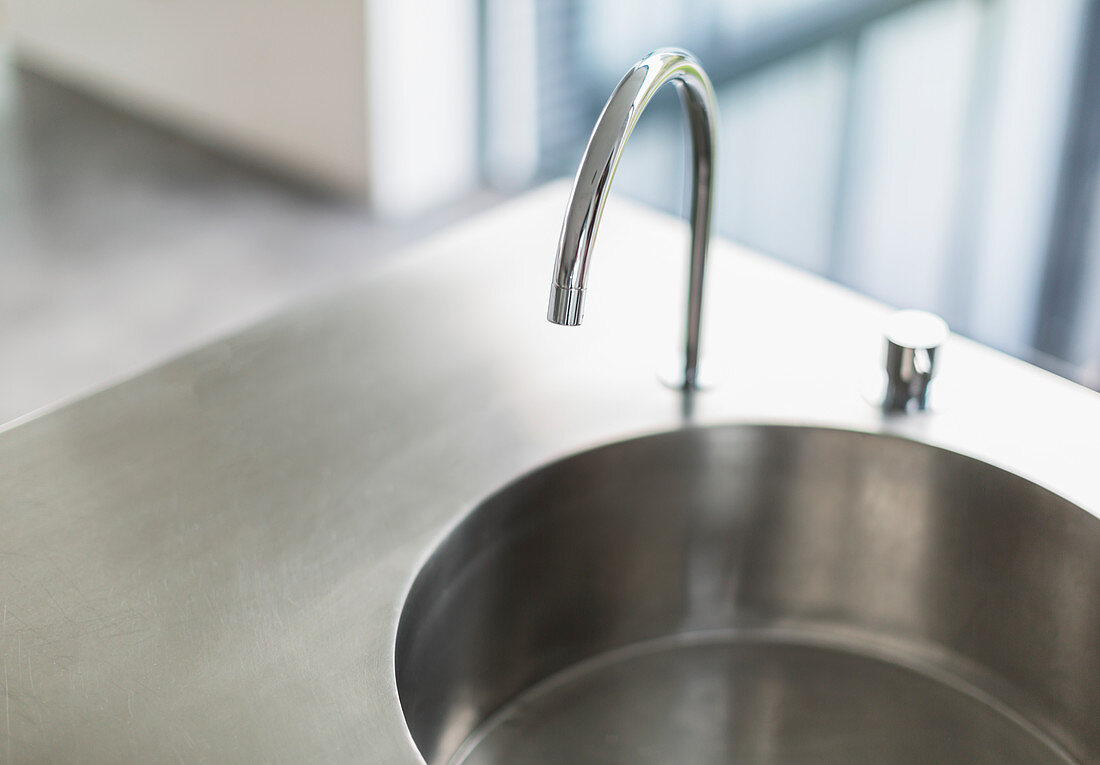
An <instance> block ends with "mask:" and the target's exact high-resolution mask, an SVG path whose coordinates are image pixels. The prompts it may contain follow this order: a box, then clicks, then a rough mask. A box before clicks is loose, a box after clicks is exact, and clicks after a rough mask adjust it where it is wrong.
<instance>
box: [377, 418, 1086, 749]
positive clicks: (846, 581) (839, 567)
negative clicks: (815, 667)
mask: <svg viewBox="0 0 1100 765" xmlns="http://www.w3.org/2000/svg"><path fill="white" fill-rule="evenodd" d="M746 625H783V626H785V627H791V628H794V629H800V628H805V629H816V630H820V629H825V630H835V631H837V632H838V634H839V633H840V632H847V633H850V634H853V635H863V636H868V635H869V636H875V637H876V638H881V639H882V640H883V641H895V642H896V644H898V645H906V646H918V647H920V651H921V656H922V659H921V660H922V661H928V660H929V657H932V659H931V660H942V661H943V663H944V666H945V667H951V668H952V671H955V669H957V668H959V667H974V668H976V669H977V670H979V671H981V672H982V673H987V674H988V675H989V677H991V678H994V679H995V681H996V682H997V683H999V684H1000V686H998V687H1003V689H1004V690H1005V692H1006V693H1010V694H1015V696H1014V698H1019V699H1027V700H1028V705H1029V709H1027V710H1025V713H1026V714H1029V715H1032V716H1035V717H1037V718H1039V719H1038V723H1039V724H1040V725H1042V726H1043V727H1045V728H1046V729H1048V730H1049V731H1050V732H1051V733H1052V735H1054V736H1055V737H1056V738H1058V739H1059V740H1061V741H1063V743H1064V745H1065V746H1066V747H1067V749H1068V750H1069V751H1073V752H1079V753H1084V752H1093V753H1096V752H1098V751H1100V720H1098V715H1100V712H1098V711H1097V710H1098V709H1100V638H1098V636H1100V521H1098V520H1097V519H1096V518H1094V517H1093V516H1091V515H1089V514H1088V513H1086V512H1085V511H1084V510H1082V509H1080V508H1078V507H1076V506H1074V505H1072V504H1070V503H1068V502H1066V501H1065V500H1063V499H1061V498H1059V497H1057V496H1055V495H1053V494H1051V493H1050V492H1047V491H1046V490H1044V489H1042V488H1040V487H1038V486H1036V485H1034V484H1031V483H1029V482H1027V481H1025V480H1023V479H1021V478H1018V477H1016V476H1014V475H1011V474H1009V473H1007V472H1004V471H1001V470H999V469H997V468H994V467H992V466H989V465H986V464H984V463H981V462H977V461H975V460H972V459H969V458H966V457H963V456H960V455H957V454H954V453H951V452H947V451H943V450H939V449H935V448H932V447H928V446H925V445H922V444H918V443H914V442H910V441H906V440H902V439H896V438H891V437H885V436H876V435H868V434H860V433H853V432H846V431H833V430H825V429H807V428H793V427H769V426H734V427H722V428H707V429H688V430H682V431H676V432H673V433H667V434H662V435H659V436H653V437H648V438H641V439H636V440H633V441H627V442H623V443H620V444H614V445H611V446H608V447H603V448H600V449H597V450H594V451H591V452H586V453H583V454H579V455H576V456H573V457H570V458H568V459H565V460H563V461H561V462H557V463H554V464H552V465H549V466H547V467H545V468H542V469H540V470H538V471H536V472H534V473H531V474H529V475H527V476H525V477H523V478H521V479H519V480H517V481H516V482H514V483H512V484H510V485H509V486H507V487H505V488H503V489H502V490H501V491H499V492H498V493H496V494H495V495H493V496H492V497H490V498H489V499H488V500H486V501H485V502H484V503H483V504H482V505H481V506H479V507H478V508H477V509H476V510H475V511H474V512H473V513H472V514H471V515H470V516H469V517H468V518H466V519H465V520H464V521H463V523H462V524H460V525H459V526H458V527H457V528H456V529H455V531H454V532H453V533H452V534H451V535H450V536H449V537H448V539H447V540H446V541H445V542H444V543H443V544H442V545H441V547H440V548H439V549H438V550H437V551H436V552H435V554H434V555H433V556H432V557H431V559H430V560H429V562H428V564H427V565H426V566H425V567H424V569H423V570H422V572H421V573H420V575H419V577H418V578H417V580H416V582H415V583H414V586H413V588H412V590H411V592H410V595H409V598H408V601H407V603H406V607H405V611H404V613H403V616H402V620H401V625H400V629H399V634H398V639H397V645H396V672H397V684H398V690H399V693H400V695H401V701H402V705H403V708H404V711H405V715H406V720H407V722H408V725H409V729H410V732H411V733H412V735H413V738H414V740H415V741H416V743H417V745H418V747H419V748H420V750H421V752H422V753H423V754H424V756H425V759H426V760H427V761H428V762H429V763H435V762H443V761H446V759H447V758H448V757H449V756H450V755H451V754H452V753H453V752H454V751H455V749H456V748H457V747H458V746H459V745H460V743H461V742H462V741H463V740H464V739H465V738H466V737H467V736H468V735H469V734H470V733H471V732H472V731H473V730H474V729H475V728H476V727H477V726H478V725H479V724H480V723H482V722H484V721H485V719H486V718H488V717H489V716H490V715H491V714H492V713H493V712H494V711H496V710H498V709H499V708H501V706H502V705H504V704H505V703H506V702H508V701H509V700H510V699H512V698H514V697H515V696H516V695H517V694H519V693H520V692H522V691H523V690H525V689H527V688H529V687H530V686H532V685H533V684H535V683H537V682H538V681H540V680H542V679H544V678H546V677H548V676H550V675H552V674H553V673H555V672H557V671H560V670H562V669H563V668H565V667H568V666H570V665H573V664H575V663H577V662H578V661H582V660H584V659H586V658H589V657H592V656H594V655H597V654H599V653H601V652H604V651H607V650H609V649H613V648H616V647H620V646H624V645H629V644H632V643H636V642H639V641H644V640H647V639H652V638H657V637H663V636H668V635H676V634H682V633H688V632H699V631H707V630H723V629H725V630H729V629H737V628H741V627H745V626H746ZM936 657H939V659H937V658H936Z"/></svg>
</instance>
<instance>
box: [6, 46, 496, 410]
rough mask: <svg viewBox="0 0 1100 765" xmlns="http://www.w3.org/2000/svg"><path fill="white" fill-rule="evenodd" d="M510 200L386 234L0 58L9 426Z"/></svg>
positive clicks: (476, 202)
mask: <svg viewBox="0 0 1100 765" xmlns="http://www.w3.org/2000/svg"><path fill="white" fill-rule="evenodd" d="M495 201H497V200H496V198H494V197H492V196H491V195H487V194H475V195H473V196H471V197H470V198H469V199H467V200H464V201H462V202H460V203H458V204H456V205H455V206H453V207H452V208H449V209H447V210H443V211H439V212H436V213H434V214H432V215H429V216H426V217H425V218H423V219H420V220H417V221H415V222H411V223H405V224H394V223H389V224H387V223H384V222H380V221H377V220H373V219H372V218H371V217H370V216H369V215H368V214H367V213H366V211H365V210H363V209H362V208H361V207H360V206H358V205H356V204H353V203H348V202H341V201H337V200H333V199H329V198H325V197H324V196H322V195H320V194H318V193H316V192H311V191H309V190H307V189H304V188H298V187H296V186H295V185H294V184H292V183H289V182H286V181H281V180H279V179H276V178H272V177H269V176H266V175H265V174H263V173H262V172H259V171H256V170H254V169H251V168H248V167H246V166H243V165H241V164H238V163H236V162H234V161H232V160H230V159H227V158H224V157H221V156H218V155H216V154H214V153H211V152H209V151H206V150H204V149H201V148H199V147H197V146H196V145H194V144H191V143H189V142H187V141H185V140H182V139H180V138H178V137H175V136H172V135H170V134H168V133H166V132H164V131H162V130H160V129H158V128H155V127H153V126H150V125H148V124H146V123H144V122H142V121H140V120H138V119H134V118H132V117H130V116H128V115H125V114H123V113H121V112H119V111H117V110H115V109H113V108H111V107H108V106H106V105H103V104H101V103H99V102H97V101H95V100H94V99H91V98H89V97H86V96H84V95H82V94H79V93H76V92H74V91H72V90H69V89H67V88H65V87H63V86H61V85H58V84H56V83H53V82H51V81H49V80H46V79H43V78H41V77H39V76H37V75H34V74H31V73H28V72H25V71H22V70H20V69H18V68H17V67H16V66H15V65H14V64H13V63H12V62H11V61H10V59H9V58H7V57H6V56H5V53H4V50H3V48H2V47H0V422H6V421H8V420H11V419H13V418H15V417H19V416H21V415H23V414H26V413H28V412H30V411H32V410H34V409H36V408H39V407H42V406H47V405H50V404H52V403H54V402H57V401H58V400H63V399H67V398H71V397H74V396H78V395H80V394H82V393H85V392H88V391H90V390H93V389H95V388H97V387H100V386H102V385H104V384H107V383H109V382H111V381H114V380H118V379H120V378H124V377H128V376H130V375H132V374H134V373H135V372H138V371H140V370H142V369H144V368H147V367H148V366H150V365H152V364H154V363H156V362H157V361H160V360H163V359H165V358H168V357H171V356H174V355H176V354H178V353H180V352H182V351H184V350H187V349H188V348H191V347H194V346H195V345H197V344H201V343H203V342H204V341H207V340H210V339H212V338H214V337H216V336H218V335H221V334H224V333H226V332H228V331H230V330H232V329H234V328H237V327H240V326H243V325H245V324H248V323H251V322H253V321H255V320H257V319H258V318H261V317H263V316H265V315H267V314H270V313H271V312H274V311H277V310H278V309H280V308H281V307H284V306H286V305H288V304H289V303H291V302H294V301H296V300H300V299H303V298H305V297H307V296H309V295H312V294H315V293H318V292H320V291H324V290H326V289H329V288H332V287H333V286H334V285H336V284H338V283H341V282H343V281H346V280H347V278H348V277H349V276H352V275H355V274H361V273H364V272H365V271H366V270H368V269H369V268H370V267H371V266H372V265H374V264H377V263H378V262H380V260H381V259H383V258H384V257H385V254H386V253H389V252H392V251H393V250H394V249H395V248H397V247H399V246H400V245H402V244H406V243H408V242H410V241H412V240H413V239H416V238H418V237H421V236H424V235H426V234H428V233H431V232H432V231H434V230H437V229H439V228H441V227H443V226H445V225H447V224H449V223H451V222H453V221H454V220H456V219H458V218H460V217H462V216H464V215H468V214H470V213H471V212H473V211H476V210H479V209H482V208H484V207H487V206H489V205H491V204H493V203H494V202H495Z"/></svg>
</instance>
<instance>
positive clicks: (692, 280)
mask: <svg viewBox="0 0 1100 765" xmlns="http://www.w3.org/2000/svg"><path fill="white" fill-rule="evenodd" d="M667 82H672V83H673V84H674V85H675V86H676V88H677V90H678V91H679V94H680V102H681V103H682V104H683V106H684V111H685V113H686V115H687V122H688V132H689V133H690V135H691V146H692V176H693V177H692V193H691V214H690V215H691V217H690V222H691V253H690V257H691V264H690V272H689V279H688V307H687V333H686V338H685V348H684V351H685V354H684V370H683V371H684V376H683V378H682V380H681V381H679V383H678V385H677V387H682V388H683V389H684V390H690V389H694V388H695V387H696V385H697V379H698V372H699V334H700V326H699V325H700V323H701V320H702V306H703V270H704V268H705V266H706V259H707V244H708V240H709V239H710V210H711V197H712V194H711V191H712V187H713V183H714V151H715V142H716V141H715V139H716V125H715V121H716V119H717V114H718V107H717V105H716V102H715V98H714V88H713V87H711V84H710V80H709V79H708V78H707V75H706V73H705V72H704V71H703V69H702V67H701V66H700V65H699V62H698V61H697V60H696V59H695V57H694V56H692V55H691V54H690V53H687V52H686V51H682V50H677V49H675V48H661V49H660V50H657V51H654V52H653V53H651V54H649V55H648V56H646V57H645V58H644V59H642V60H641V61H639V62H638V63H637V64H635V65H634V67H633V68H632V69H631V70H630V71H629V72H627V74H626V76H625V77H623V79H622V81H621V82H620V83H619V84H618V86H617V87H616V88H615V92H614V93H612V94H611V98H609V99H608V101H607V104H606V105H605V106H604V108H603V112H602V113H601V114H600V118H599V119H598V120H597V121H596V127H595V128H594V129H593V130H592V136H591V137H590V138H589V139H588V148H586V149H585V151H584V157H583V158H582V159H581V166H580V169H578V170H577V177H576V179H575V180H574V181H573V192H572V194H571V195H570V198H569V208H568V209H567V211H566V213H565V222H564V223H563V224H562V229H561V238H560V239H559V240H558V255H557V260H556V262H555V264H554V282H553V286H552V287H551V291H550V309H549V311H548V313H547V318H548V319H550V321H552V322H554V323H555V324H564V325H577V324H580V323H581V317H582V315H583V313H584V287H585V281H586V280H587V278H588V261H589V255H590V253H591V250H592V244H593V242H594V241H595V239H596V229H597V228H598V227H599V225H600V216H601V215H602V214H603V206H604V202H605V201H606V199H607V192H608V190H609V189H610V187H611V179H612V178H613V177H614V175H615V168H616V167H617V166H618V164H619V158H620V157H621V156H622V153H623V149H624V148H625V147H626V142H627V139H628V138H629V137H630V133H631V131H632V130H633V129H634V125H636V124H637V122H638V118H639V117H641V115H642V112H643V111H645V108H646V105H647V104H649V101H650V99H651V98H653V95H654V94H655V93H656V92H657V91H658V90H660V88H661V87H662V86H663V85H664V84H665V83H667Z"/></svg>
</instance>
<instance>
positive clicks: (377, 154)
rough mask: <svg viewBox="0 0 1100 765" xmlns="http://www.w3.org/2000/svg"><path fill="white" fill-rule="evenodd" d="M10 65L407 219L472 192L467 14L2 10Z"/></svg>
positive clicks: (413, 5)
mask: <svg viewBox="0 0 1100 765" xmlns="http://www.w3.org/2000/svg"><path fill="white" fill-rule="evenodd" d="M3 1H4V2H6V4H7V5H6V8H5V15H6V21H7V22H8V24H9V26H10V31H11V40H12V45H13V47H14V48H15V51H16V55H17V56H18V57H19V58H20V59H21V60H22V61H23V62H24V63H25V64H27V65H29V66H31V67H32V68H35V69H39V70H42V71H44V72H45V73H46V74H48V75H50V76H53V77H55V78H57V79H60V80H62V81H65V82H68V83H70V84H72V85H75V86H77V87H81V88H83V89H85V90H88V91H91V92H93V93H95V94H97V95H99V96H101V97H103V98H105V99H106V100H108V101H112V102H115V103H117V104H120V105H122V106H123V107H124V108H126V109H128V110H130V111H133V112H135V113H138V114H142V115H145V116H147V117H150V118H152V119H153V120H154V121H157V122H160V123H162V124H165V125H168V126H169V127H171V128H173V129H176V130H179V131H181V132H183V133H185V134H187V135H190V136H192V137H195V138H198V139H199V140H201V141H203V142H206V143H208V144H211V145H214V146H217V147H220V148H223V149H228V150H230V151H232V152H234V153H237V154H240V155H243V156H245V157H247V158H250V159H252V160H254V161H258V162H259V163H260V164H263V165H266V166H270V167H273V168H275V169H277V170H280V171H283V172H287V173H290V174H292V175H297V176H300V177H304V178H306V179H308V180H310V181H312V182H314V183H316V184H318V185H321V186H323V187H328V188H332V189H335V190H337V191H341V192H348V193H351V194H352V195H354V196H359V197H365V198H367V199H369V200H370V201H371V202H372V204H373V205H374V206H375V208H376V209H377V210H378V211H379V212H380V213H382V214H389V215H411V214H415V213H417V212H419V211H421V210H423V209H425V208H428V207H431V206H433V205H437V204H440V203H443V202H446V201H448V200H450V199H453V198H455V197H457V196H460V195H461V194H464V193H466V192H468V191H469V190H470V189H471V188H472V187H473V186H474V185H475V183H476V181H477V117H478V109H477V98H478V93H477V15H476V7H477V6H476V2H475V0H405V1H404V2H392V1H391V0H308V1H304V2H303V1H301V0H299V1H297V2H295V1H294V0H96V2H89V0H3Z"/></svg>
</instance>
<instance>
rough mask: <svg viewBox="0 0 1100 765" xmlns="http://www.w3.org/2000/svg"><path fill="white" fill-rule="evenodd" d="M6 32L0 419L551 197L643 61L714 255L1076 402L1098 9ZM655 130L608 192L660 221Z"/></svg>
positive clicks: (592, 13)
mask: <svg viewBox="0 0 1100 765" xmlns="http://www.w3.org/2000/svg"><path fill="white" fill-rule="evenodd" d="M0 3H2V4H0V421H4V420H8V419H10V418H12V417H17V416H20V415H22V414H24V413H26V412H28V411H30V410H32V409H34V408H36V407H39V406H42V405H45V404H48V403H50V402H52V401H55V400H57V399H60V398H65V397H68V396H73V395H76V394H79V393H81V392H84V391H86V390H88V389H90V388H94V387H96V386H98V385H102V384H105V383H106V382H109V381H111V380H114V379H118V378H119V377H121V376H126V375H129V374H132V373H133V372H135V371H138V370H140V369H142V368H145V367H147V366H148V365H150V364H152V363H154V362H156V361H158V360H161V359H163V358H166V357H169V356H171V355H174V354H176V353H179V352H180V351H182V350H185V349H187V348H189V347H192V346H193V345H195V344H196V343H199V342H202V341H204V340H208V339H211V338H213V337H215V336H217V335H219V334H222V333H224V332H226V331H229V330H231V329H233V328H235V327H239V326H241V325H243V324H245V323H247V322H250V321H253V320H255V319H256V318H258V317H260V316H263V315H266V314H268V313H270V312H272V311H275V310H277V309H278V308H280V307H281V306H284V305H286V304H287V303H289V302H291V301H294V300H298V299H301V298H303V297H305V296H307V295H310V294H313V293H316V292H319V291H323V290H325V289H328V288H331V287H332V286H333V285H335V284H339V283H341V282H343V281H346V280H347V279H348V278H349V277H350V276H352V275H358V274H362V273H365V272H367V271H369V269H370V268H372V267H374V266H376V265H377V264H378V263H381V262H384V260H385V259H386V257H388V253H390V252H392V251H394V250H395V249H397V248H398V247H399V246H400V245H402V244H405V243H408V242H411V241H414V240H415V239H417V238H420V237H423V236H427V235H429V234H430V233H432V232H434V231H438V230H440V229H441V228H443V227H445V226H447V225H450V224H452V223H454V222H455V221H458V220H461V219H462V218H464V217H466V216H469V215H471V214H474V213H476V212H478V211H481V210H484V209H487V208H489V207H491V206H493V205H495V204H497V203H498V202H500V201H501V200H504V199H507V198H508V197H510V196H512V195H515V194H519V193H522V192H523V191H524V190H526V189H529V188H531V187H534V186H536V185H539V184H541V183H544V182H546V181H548V180H551V179H554V178H558V177H561V176H571V175H572V174H573V172H574V171H575V169H576V166H577V163H578V161H579V158H580V154H581V151H582V150H583V147H584V142H585V140H586V138H587V135H588V132H589V131H590V130H591V128H592V125H593V123H594V121H595V119H596V116H597V115H598V113H599V110H600V108H601V107H602V105H603V102H604V101H605V99H606V98H607V96H608V95H609V93H610V91H611V89H612V88H613V87H614V85H615V83H616V82H617V80H618V79H619V77H621V75H622V74H623V73H624V72H625V71H626V69H627V68H629V66H630V65H631V64H632V63H633V62H634V61H635V60H637V59H638V58H640V57H641V56H642V55H644V54H645V53H646V52H648V51H649V50H652V49H653V48H656V47H660V46H664V45H676V46H679V47H684V48H687V49H689V50H691V51H693V52H694V53H695V54H696V55H697V56H698V57H699V58H700V60H701V61H702V63H703V65H704V67H705V68H706V69H707V71H708V72H709V73H710V75H711V78H712V79H713V81H714V84H715V86H716V89H717V91H718V97H719V102H720V106H721V119H722V123H721V128H720V129H721V134H722V135H721V137H720V141H721V142H720V146H719V150H720V153H719V177H718V180H717V188H718V196H717V200H716V216H715V223H716V229H717V233H719V234H720V235H723V236H726V237H729V238H732V239H734V240H737V241H740V242H743V243H745V244H747V245H749V246H751V247H753V248H756V249H758V250H760V251H762V252H764V253H767V254H769V255H772V256H774V257H776V258H779V259H781V260H783V261H786V262H788V263H791V264H794V265H796V266H798V267H801V268H804V269H807V270H809V271H812V272H814V273H817V274H821V275H823V276H825V277H827V278H829V279H832V280H835V281H837V282H840V283H842V284H845V285H847V286H849V287H851V288H853V289H855V290H858V291H860V292H863V293H866V294H869V295H871V296H873V297H875V298H878V299H880V300H883V301H885V302H887V303H889V304H892V305H895V306H897V307H916V308H924V309H927V310H932V311H935V312H937V313H940V314H941V315H943V316H944V317H945V318H946V319H947V320H948V322H949V323H950V324H951V326H952V328H953V329H954V330H956V331H958V332H961V333H962V334H965V335H967V336H969V337H972V338H974V339H976V340H978V341H980V342H983V343H986V344H988V345H991V346H993V347H996V348H999V349H1001V350H1004V351H1006V352H1008V353H1011V354H1013V355H1015V356H1018V357H1020V358H1023V359H1025V360H1027V361H1030V362H1033V363H1036V364H1038V365H1040V366H1042V367H1045V368H1047V369H1050V370H1052V371H1054V372H1056V373H1057V374H1060V375H1063V376H1066V377H1068V378H1071V379H1073V380H1076V381H1078V382H1080V383H1082V384H1085V385H1089V386H1091V387H1094V388H1100V191H1098V188H1097V176H1098V173H1100V2H1094V1H1092V0H685V1H684V2H679V3H673V2H663V3H662V2H641V1H640V0H634V1H632V2H627V0H588V1H586V2H585V1H582V0H407V1H405V2H401V3H393V2H381V0H311V1H310V2H302V1H301V0H298V1H297V2H295V1H293V0H157V2H150V0H99V2H97V3H88V2H86V0H0ZM675 98H676V96H675V93H674V92H673V91H672V90H671V89H670V90H668V91H667V92H664V93H662V94H661V95H660V96H659V97H658V99H657V100H656V101H655V102H654V103H653V105H652V106H651V107H650V109H649V111H648V113H647V115H646V118H645V119H643V120H642V121H641V123H640V124H639V127H638V129H637V130H636V132H635V134H634V136H633V138H632V140H631V144H630V146H629V147H628V150H627V152H626V154H627V156H626V158H625V159H624V161H623V163H622V165H621V166H620V169H619V172H618V175H617V179H616V182H615V193H618V194H623V195H627V196H630V197H634V198H636V199H639V200H641V201H644V202H646V203H649V204H651V205H654V206H656V207H658V208H661V209H664V210H667V211H670V212H674V213H678V212H679V211H680V210H681V208H682V206H683V204H684V200H685V184H684V179H685V164H684V159H685V147H684V140H683V135H682V124H681V115H680V111H679V108H678V107H677V105H676V103H675ZM552 244H553V243H547V248H548V249H547V253H546V254H547V256H548V257H549V253H550V251H551V249H552ZM792 310H797V306H792Z"/></svg>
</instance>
